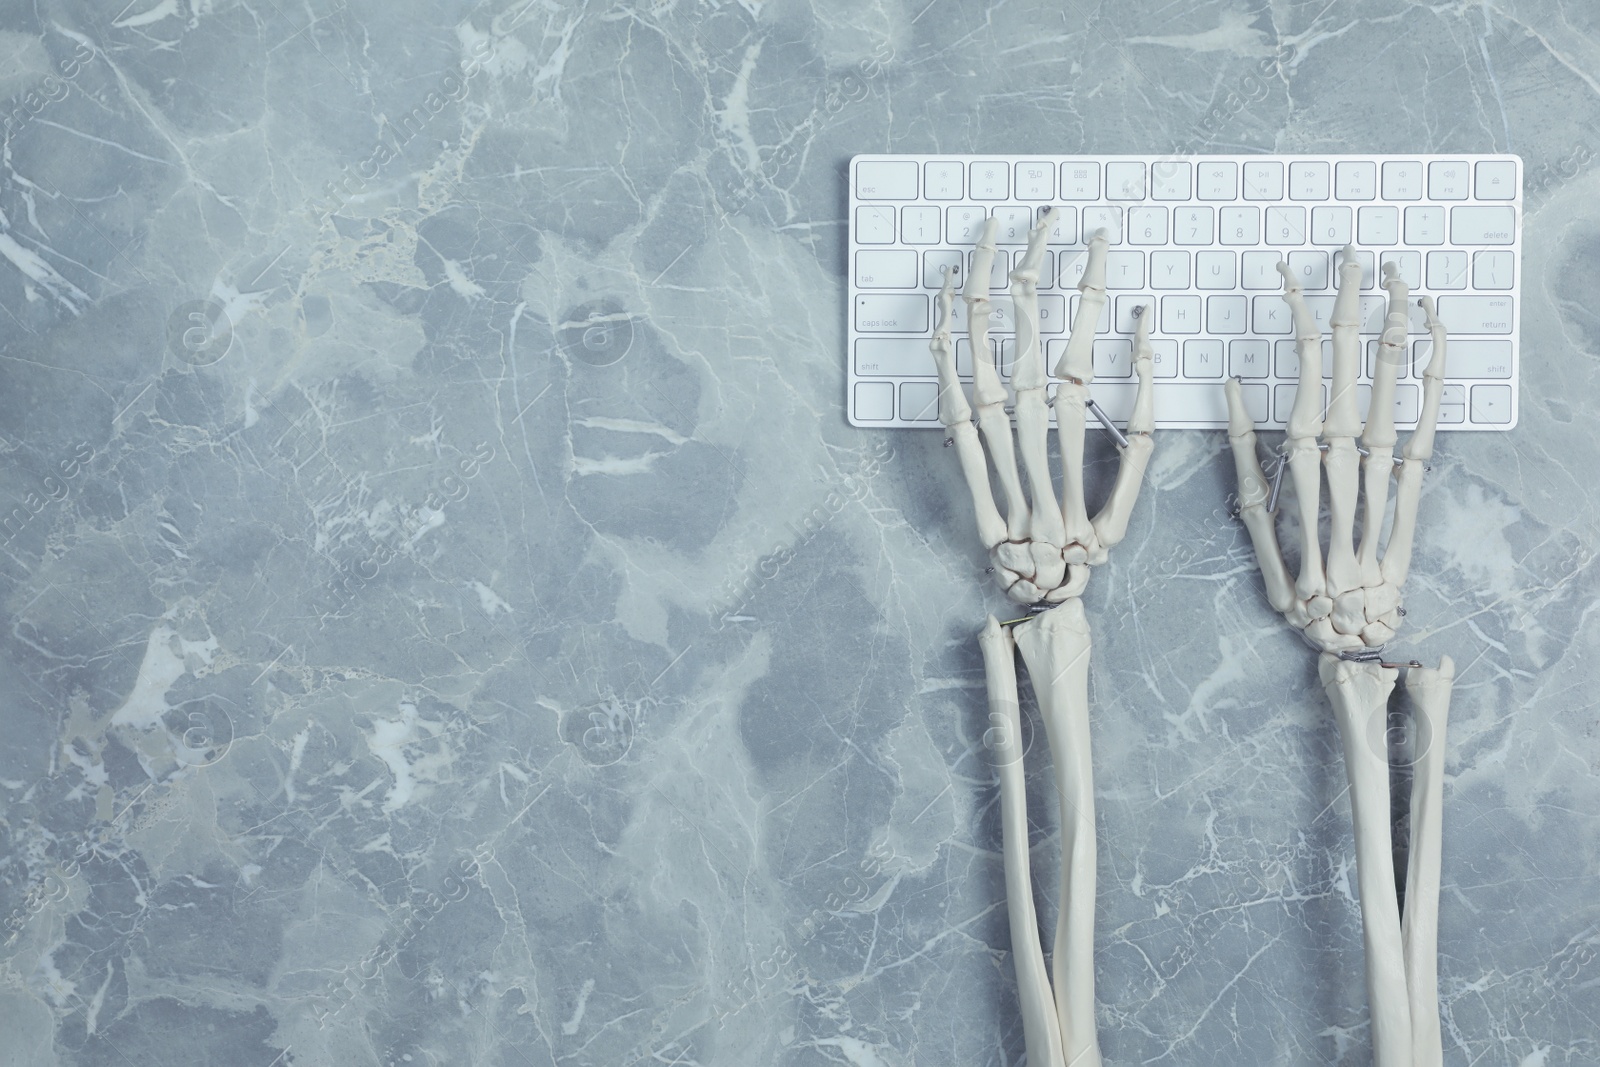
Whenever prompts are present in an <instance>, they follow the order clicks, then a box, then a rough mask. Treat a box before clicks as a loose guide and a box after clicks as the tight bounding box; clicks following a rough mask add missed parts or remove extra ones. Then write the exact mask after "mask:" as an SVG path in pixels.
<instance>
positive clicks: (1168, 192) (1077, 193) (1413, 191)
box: [855, 159, 1517, 201]
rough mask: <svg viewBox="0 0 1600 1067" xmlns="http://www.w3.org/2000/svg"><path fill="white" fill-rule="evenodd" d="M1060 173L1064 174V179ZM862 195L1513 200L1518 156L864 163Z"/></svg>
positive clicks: (858, 170) (859, 177)
mask: <svg viewBox="0 0 1600 1067" xmlns="http://www.w3.org/2000/svg"><path fill="white" fill-rule="evenodd" d="M1058 179H1059V180H1058ZM855 183H856V197H857V198H858V199H860V200H895V201H899V200H916V199H919V197H920V199H924V200H1040V201H1042V200H1056V199H1060V200H1102V199H1104V200H1146V199H1148V200H1169V201H1172V200H1180V201H1181V200H1195V199H1198V200H1218V201H1223V200H1285V199H1287V200H1303V201H1315V200H1377V199H1380V198H1381V199H1384V200H1421V199H1423V198H1424V196H1426V198H1427V199H1429V200H1447V201H1448V200H1470V199H1473V197H1474V196H1476V198H1477V199H1479V200H1512V199H1515V197H1516V190H1517V165H1516V163H1515V162H1513V161H1511V160H1481V161H1479V162H1478V163H1476V164H1471V163H1468V162H1467V161H1466V160H1435V161H1434V162H1431V163H1426V164H1424V163H1423V162H1422V161H1421V160H1389V161H1387V162H1384V163H1382V164H1379V163H1378V162H1376V161H1374V160H1341V161H1338V162H1333V161H1330V160H1303V161H1300V162H1291V163H1288V164H1287V165H1286V164H1285V163H1284V162H1283V161H1282V160H1275V159H1263V160H1256V161H1250V162H1246V163H1243V164H1240V163H1235V162H1232V161H1229V160H1216V161H1213V160H1206V161H1202V162H1200V163H1191V162H1190V161H1189V160H1182V159H1171V160H1157V161H1154V162H1151V163H1144V162H1115V163H1105V164H1101V163H1098V162H1094V161H1081V162H1079V161H1075V162H1068V163H1063V164H1061V165H1060V166H1059V167H1057V166H1056V165H1055V164H1054V163H1051V162H1049V161H1047V160H1036V161H1030V160H1023V161H1021V162H1019V163H1014V164H1013V163H1008V162H1007V161H1005V160H1002V159H996V160H978V161H975V162H971V163H962V162H959V161H956V160H944V161H939V162H931V163H924V164H920V165H919V164H918V163H916V162H915V161H912V160H862V161H860V162H858V163H857V164H856V165H855Z"/></svg>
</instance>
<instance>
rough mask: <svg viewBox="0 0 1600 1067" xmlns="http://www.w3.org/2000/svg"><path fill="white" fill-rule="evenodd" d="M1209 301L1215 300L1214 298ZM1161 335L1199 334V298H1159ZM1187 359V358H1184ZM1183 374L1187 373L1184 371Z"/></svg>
mask: <svg viewBox="0 0 1600 1067" xmlns="http://www.w3.org/2000/svg"><path fill="white" fill-rule="evenodd" d="M1211 299H1213V300H1215V299H1217V298H1216V297H1212V298H1211ZM1161 332H1162V333H1177V334H1183V333H1199V332H1200V298H1199V297H1198V296H1164V297H1162V298H1161ZM1185 358H1186V359H1187V357H1185ZM1184 373H1185V374H1188V373H1189V371H1187V370H1185V371H1184Z"/></svg>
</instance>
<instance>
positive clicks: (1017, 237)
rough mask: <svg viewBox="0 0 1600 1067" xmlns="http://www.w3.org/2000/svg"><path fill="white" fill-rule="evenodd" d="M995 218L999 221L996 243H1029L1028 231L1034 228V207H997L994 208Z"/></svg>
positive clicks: (996, 228)
mask: <svg viewBox="0 0 1600 1067" xmlns="http://www.w3.org/2000/svg"><path fill="white" fill-rule="evenodd" d="M994 218H995V221H996V222H997V223H999V225H998V226H996V227H995V234H994V239H995V243H996V244H1002V245H1025V244H1027V243H1028V232H1029V231H1030V230H1032V229H1033V209H1032V208H1028V207H997V208H995V209H994Z"/></svg>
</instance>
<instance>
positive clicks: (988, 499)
mask: <svg viewBox="0 0 1600 1067" xmlns="http://www.w3.org/2000/svg"><path fill="white" fill-rule="evenodd" d="M952 291H953V285H952V282H951V275H950V274H949V273H946V274H945V277H944V288H943V289H941V290H940V291H939V298H938V306H939V325H938V327H937V328H936V329H935V330H934V331H933V340H932V342H930V343H929V345H928V347H929V348H930V349H931V350H932V352H933V362H934V365H935V367H937V368H938V372H939V421H940V423H942V424H943V425H944V428H945V432H946V433H947V434H949V439H950V441H951V442H952V443H953V444H954V445H955V449H956V458H957V459H958V460H959V461H960V463H961V473H962V474H963V475H964V476H965V477H966V481H967V489H968V490H969V491H970V492H971V494H972V507H973V511H975V512H976V513H977V518H978V538H979V540H981V541H982V542H983V547H984V548H986V549H989V550H991V551H992V550H993V549H994V547H995V546H996V545H998V544H1000V543H1001V542H1002V541H1004V540H1005V539H1006V524H1005V521H1004V520H1002V519H1001V518H1000V511H999V509H998V508H996V507H995V506H994V494H993V493H992V492H991V491H990V489H989V467H988V464H987V463H986V462H985V461H984V458H983V445H982V444H981V443H980V442H979V441H978V430H977V428H976V427H975V426H973V425H972V408H971V406H969V405H968V404H967V395H966V393H965V392H963V391H962V388H961V379H960V378H958V377H957V376H956V357H955V353H954V352H953V351H952V350H951V344H950V311H951V304H952Z"/></svg>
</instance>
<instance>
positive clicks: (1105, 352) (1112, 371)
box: [1094, 337, 1133, 378]
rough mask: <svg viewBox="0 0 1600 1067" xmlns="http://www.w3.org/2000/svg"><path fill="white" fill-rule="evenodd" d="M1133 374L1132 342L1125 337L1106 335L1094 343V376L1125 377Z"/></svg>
mask: <svg viewBox="0 0 1600 1067" xmlns="http://www.w3.org/2000/svg"><path fill="white" fill-rule="evenodd" d="M1132 374H1133V342H1132V341H1130V340H1128V339H1127V338H1126V337H1106V338H1100V339H1097V340H1096V341H1095V343H1094V376H1095V377H1096V378H1127V377H1129V376H1131V375H1132Z"/></svg>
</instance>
